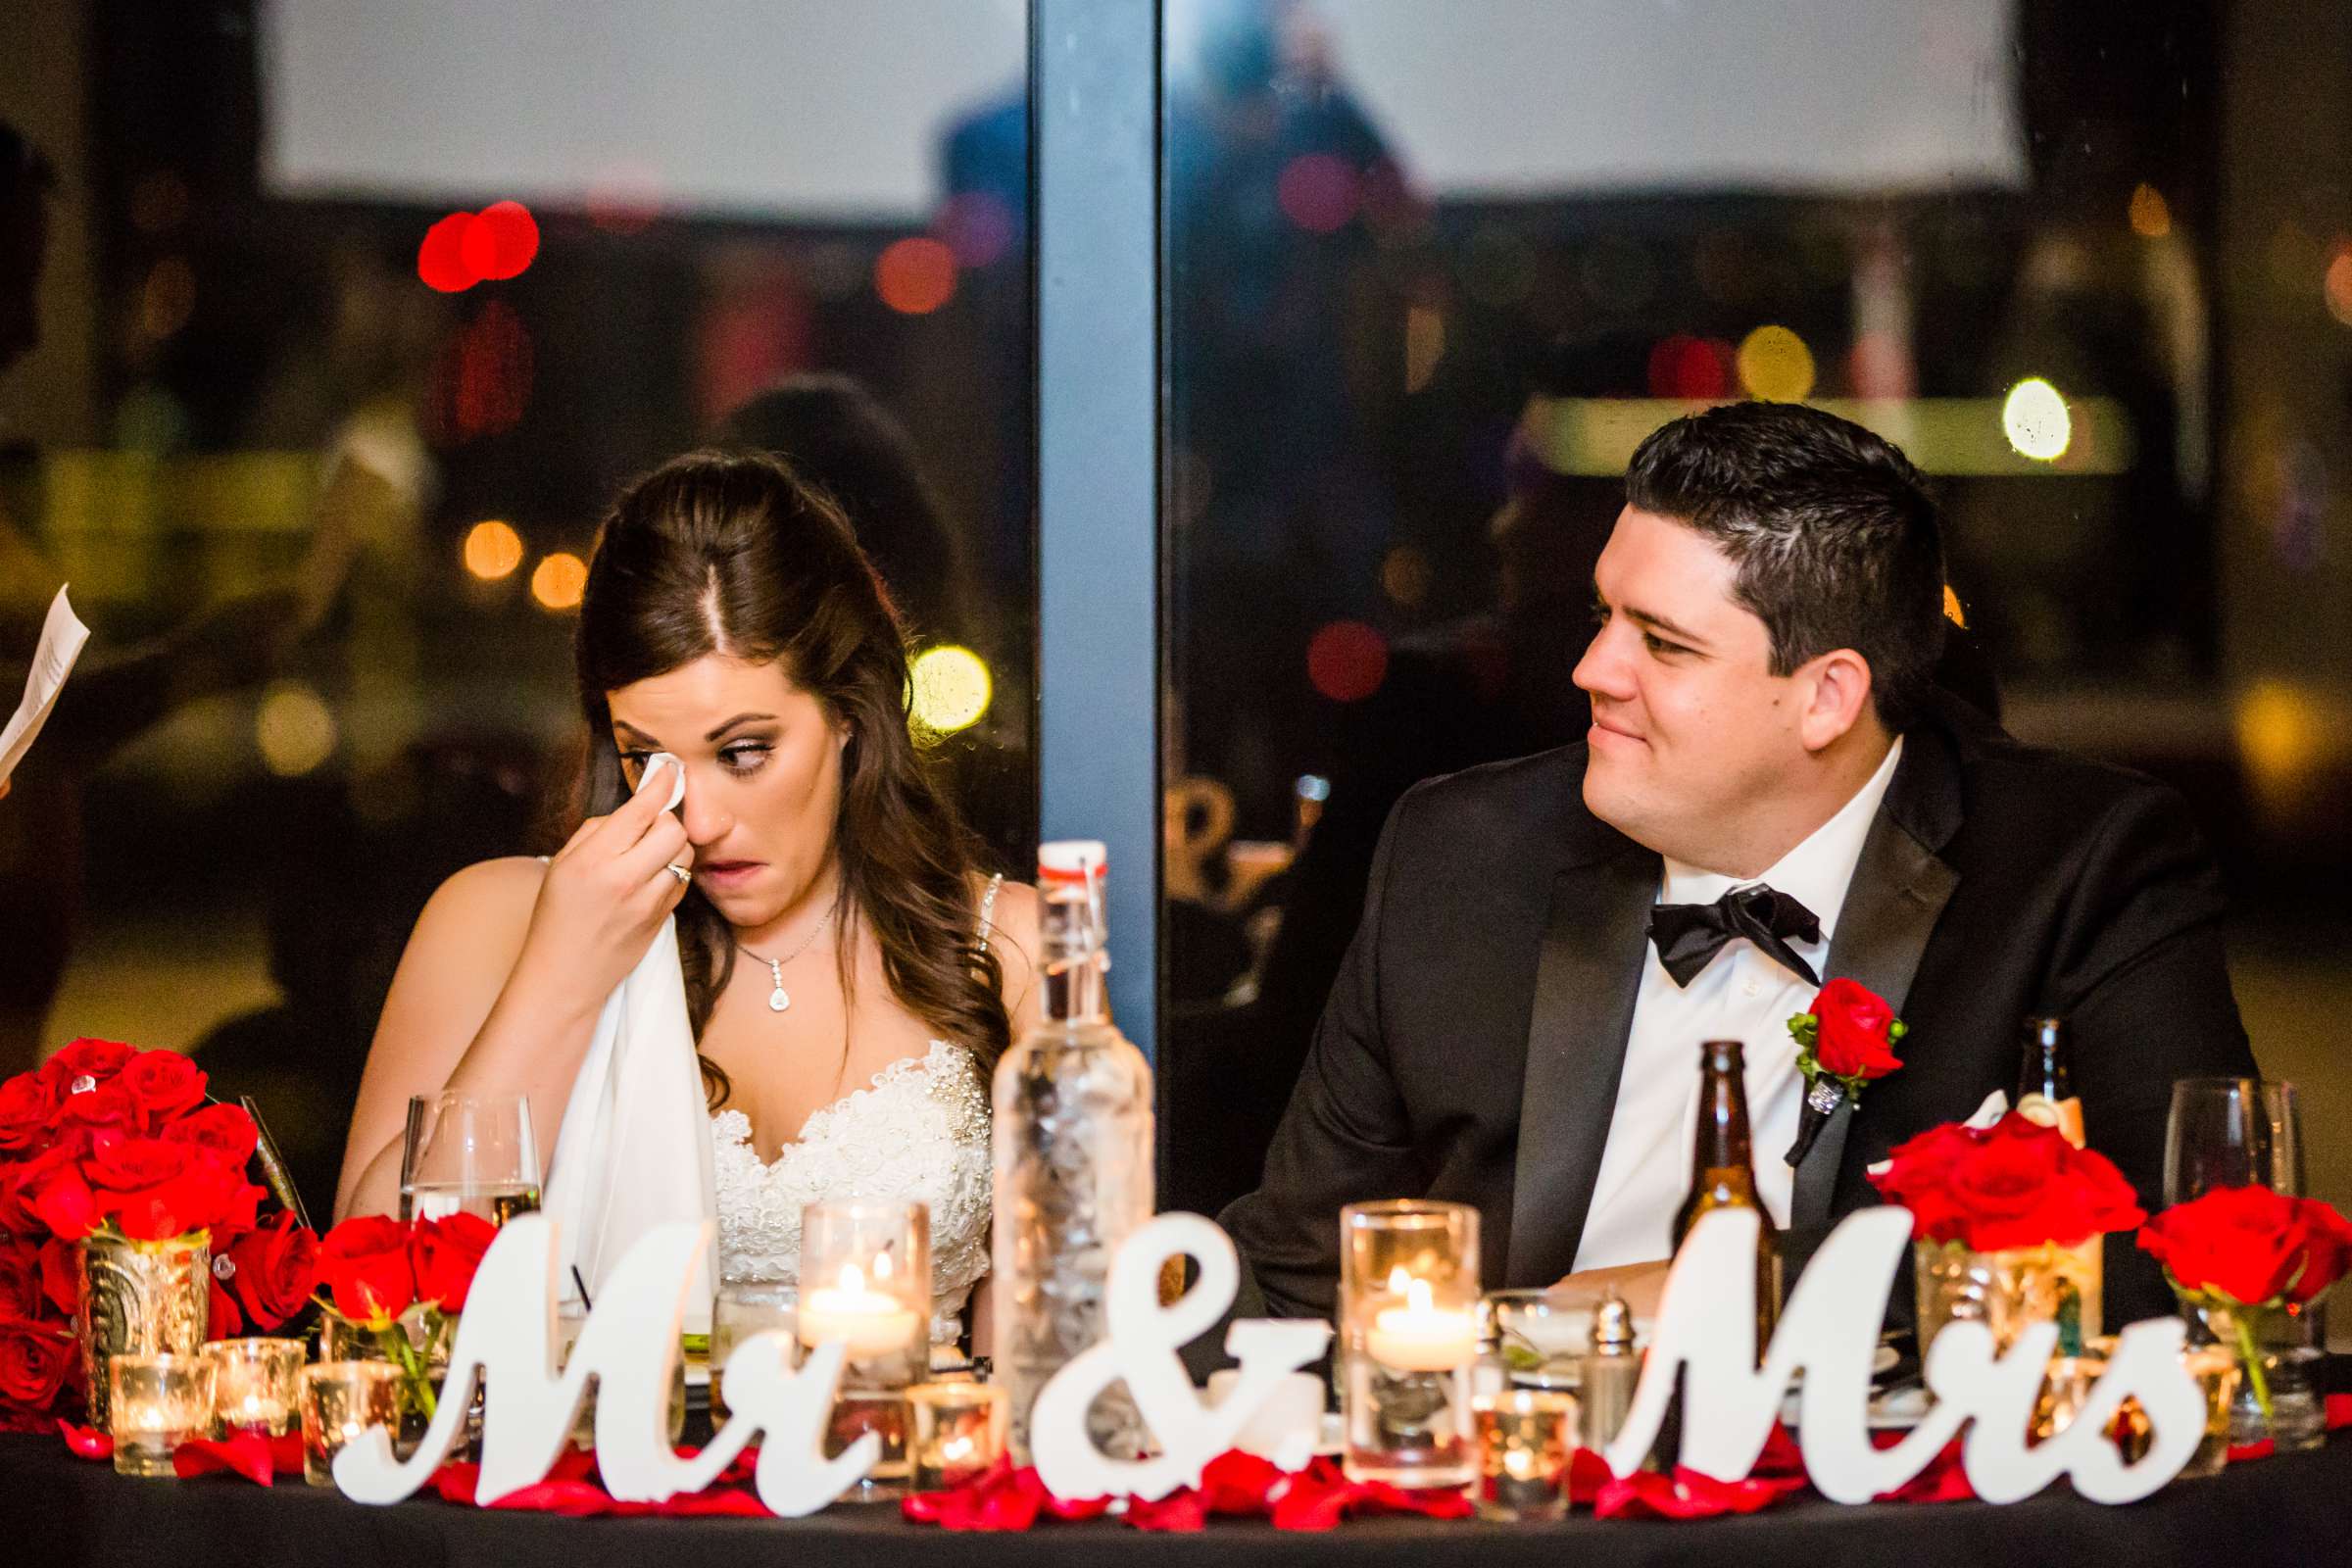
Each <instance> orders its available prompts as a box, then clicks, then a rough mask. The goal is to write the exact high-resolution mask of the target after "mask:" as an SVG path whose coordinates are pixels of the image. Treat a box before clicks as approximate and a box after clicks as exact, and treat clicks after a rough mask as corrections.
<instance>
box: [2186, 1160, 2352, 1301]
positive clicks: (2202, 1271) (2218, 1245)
mask: <svg viewBox="0 0 2352 1568" xmlns="http://www.w3.org/2000/svg"><path fill="white" fill-rule="evenodd" d="M2139 1245H2140V1247H2141V1248H2142V1249H2143V1250H2146V1251H2149V1252H2151V1253H2153V1254H2155V1257H2156V1260H2157V1261H2158V1262H2160V1263H2162V1264H2163V1265H2164V1268H2165V1272H2166V1273H2168V1274H2170V1275H2171V1276H2172V1277H2173V1281H2174V1283H2175V1284H2176V1285H2178V1286H2179V1287H2180V1289H2181V1290H2184V1291H2189V1292H2193V1293H2195V1294H2197V1295H2201V1296H2216V1295H2219V1296H2227V1297H2229V1299H2231V1300H2233V1301H2236V1302H2238V1303H2239V1304H2241V1305H2245V1306H2256V1305H2263V1304H2267V1303H2269V1302H2272V1301H2278V1300H2285V1301H2308V1300H2310V1299H2313V1298H2314V1297H2316V1296H2318V1295H2319V1294H2320V1293H2322V1292H2323V1291H2325V1290H2327V1287H2328V1286H2330V1285H2332V1284H2334V1283H2335V1282H2336V1280H2337V1279H2338V1278H2340V1277H2341V1276H2342V1274H2343V1273H2344V1270H2345V1267H2346V1265H2347V1264H2352V1224H2347V1223H2346V1222H2345V1220H2344V1217H2343V1216H2342V1215H2341V1214H2338V1213H2337V1212H2336V1211H2335V1210H2334V1209H2333V1208H2330V1207H2329V1206H2328V1205H2327V1204H2326V1203H2323V1202H2320V1201H2318V1200H2316V1199H2309V1198H2287V1197H2283V1196H2281V1195H2280V1194H2278V1193H2274V1192H2271V1191H2270V1190H2269V1189H2267V1188H2262V1187H2218V1188H2215V1189H2214V1190H2213V1191H2212V1192H2210V1193H2207V1194H2206V1195H2205V1196H2204V1197H2202V1198H2199V1199H2197V1200H2195V1201H2191V1202H2186V1203H2177V1204H2175V1205H2174V1206H2173V1207H2171V1208H2168V1209H2166V1210H2165V1211H2164V1212H2163V1213H2161V1214H2159V1215H2157V1216H2156V1217H2155V1218H2154V1219H2153V1220H2150V1221H2149V1222H2148V1223H2147V1224H2146V1225H2145V1226H2143V1227H2142V1228H2141V1230H2140V1233H2139Z"/></svg>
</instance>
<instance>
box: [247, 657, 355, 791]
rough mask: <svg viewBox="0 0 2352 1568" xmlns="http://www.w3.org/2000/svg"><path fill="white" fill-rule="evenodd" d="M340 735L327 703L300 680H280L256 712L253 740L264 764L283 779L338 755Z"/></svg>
mask: <svg viewBox="0 0 2352 1568" xmlns="http://www.w3.org/2000/svg"><path fill="white" fill-rule="evenodd" d="M338 738H339V735H338V731H337V729H336V726H335V715H334V713H333V712H332V711H329V710H328V708H327V706H326V703H325V702H324V701H323V700H322V699H321V698H320V697H319V694H318V693H317V692H315V691H313V690H312V689H311V688H310V687H308V686H306V685H304V684H303V683H302V682H301V681H298V680H288V681H279V682H278V683H277V684H275V685H273V686H271V687H270V689H269V691H268V692H267V693H266V694H264V696H263V698H262V706H261V708H260V710H259V711H257V712H256V713H255V714H254V720H253V740H254V745H255V746H256V747H258V748H259V749H260V750H261V754H262V765H263V766H264V767H267V768H268V769H270V772H272V773H275V774H276V775H277V776H278V777H279V778H300V777H301V776H302V775H303V774H305V773H309V772H313V771H315V770H316V769H317V768H318V766H319V763H321V762H323V761H325V760H327V759H328V758H330V757H332V756H334V755H335V743H336V741H337V739H338Z"/></svg>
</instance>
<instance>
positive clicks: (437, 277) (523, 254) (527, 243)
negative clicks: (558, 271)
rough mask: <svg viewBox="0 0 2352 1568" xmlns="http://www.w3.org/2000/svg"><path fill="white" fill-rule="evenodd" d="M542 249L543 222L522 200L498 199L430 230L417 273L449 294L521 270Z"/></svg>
mask: <svg viewBox="0 0 2352 1568" xmlns="http://www.w3.org/2000/svg"><path fill="white" fill-rule="evenodd" d="M538 254H539V223H538V221H537V220H536V219H534V218H532V217H531V214H530V210H529V209H528V208H526V207H524V206H523V205H522V203H520V202H492V203H491V204H490V205H489V206H488V207H485V208H483V209H482V210H481V211H480V212H479V213H452V214H450V215H449V216H448V217H447V218H444V219H442V220H441V221H439V222H437V223H435V224H434V225H433V226H432V227H430V228H428V229H426V230H425V231H424V243H423V244H421V245H419V246H417V276H418V277H420V278H422V279H424V282H425V286H426V287H428V288H433V289H437V290H439V291H440V292H441V293H443V294H460V293H463V292H465V291H466V289H469V288H471V287H473V285H474V284H476V283H480V282H483V281H485V280H488V279H493V278H508V277H517V276H520V275H521V273H522V270H523V269H524V268H526V267H528V266H530V265H531V261H532V259H533V258H534V257H536V256H537V255H538Z"/></svg>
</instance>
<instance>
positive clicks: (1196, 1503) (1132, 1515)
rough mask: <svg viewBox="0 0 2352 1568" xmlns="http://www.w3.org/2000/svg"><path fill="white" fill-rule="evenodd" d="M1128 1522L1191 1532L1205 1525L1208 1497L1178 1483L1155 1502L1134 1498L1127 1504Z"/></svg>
mask: <svg viewBox="0 0 2352 1568" xmlns="http://www.w3.org/2000/svg"><path fill="white" fill-rule="evenodd" d="M1127 1523H1128V1524H1130V1525H1132V1526H1134V1527H1135V1528H1136V1529H1138V1530H1155V1531H1166V1532H1170V1533H1173V1534H1179V1535H1182V1534H1190V1533H1191V1532H1193V1531H1196V1530H1205V1529H1207V1528H1208V1499H1207V1498H1206V1497H1204V1496H1202V1495H1201V1494H1200V1493H1198V1492H1195V1491H1194V1490H1193V1489H1192V1488H1190V1487H1178V1488H1177V1489H1176V1490H1175V1491H1174V1492H1171V1493H1169V1494H1168V1495H1166V1496H1164V1497H1162V1498H1160V1499H1159V1500H1158V1501H1156V1502H1146V1501H1144V1500H1143V1499H1142V1498H1140V1497H1138V1498H1134V1499H1132V1500H1130V1501H1129V1502H1128V1504H1127Z"/></svg>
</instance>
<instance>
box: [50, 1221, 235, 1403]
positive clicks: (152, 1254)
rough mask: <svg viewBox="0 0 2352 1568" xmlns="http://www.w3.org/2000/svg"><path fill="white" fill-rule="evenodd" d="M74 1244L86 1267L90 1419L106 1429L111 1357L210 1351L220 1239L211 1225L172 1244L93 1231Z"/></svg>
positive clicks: (80, 1295)
mask: <svg viewBox="0 0 2352 1568" xmlns="http://www.w3.org/2000/svg"><path fill="white" fill-rule="evenodd" d="M74 1250H75V1252H76V1254H77V1255H78V1258H79V1261H80V1267H79V1269H78V1271H77V1272H78V1275H79V1279H78V1283H77V1286H76V1288H75V1291H74V1305H73V1335H74V1338H75V1339H76V1340H77V1341H78V1342H79V1344H80V1347H81V1369H82V1372H83V1374H84V1385H85V1387H87V1388H88V1390H89V1399H90V1416H89V1419H90V1425H92V1426H94V1427H96V1428H97V1429H98V1430H99V1431H101V1432H104V1431H106V1430H107V1417H108V1409H107V1403H108V1393H109V1390H108V1384H107V1362H108V1359H109V1358H110V1357H113V1356H117V1355H159V1354H164V1353H167V1352H168V1353H172V1354H176V1355H187V1356H196V1355H199V1354H201V1353H202V1351H203V1349H204V1342H205V1339H206V1338H207V1333H206V1330H207V1327H208V1319H209V1318H210V1317H211V1315H212V1266H213V1258H212V1237H211V1234H210V1233H209V1232H206V1231H190V1232H189V1233H188V1234H187V1235H185V1236H174V1237H172V1239H171V1240H170V1241H166V1242H133V1241H126V1240H124V1239H123V1237H120V1236H92V1237H90V1238H89V1239H88V1240H86V1241H84V1242H82V1243H81V1244H80V1246H78V1247H77V1248H75V1249H74Z"/></svg>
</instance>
